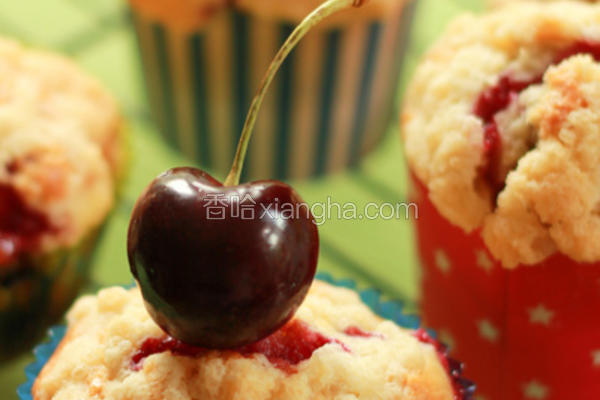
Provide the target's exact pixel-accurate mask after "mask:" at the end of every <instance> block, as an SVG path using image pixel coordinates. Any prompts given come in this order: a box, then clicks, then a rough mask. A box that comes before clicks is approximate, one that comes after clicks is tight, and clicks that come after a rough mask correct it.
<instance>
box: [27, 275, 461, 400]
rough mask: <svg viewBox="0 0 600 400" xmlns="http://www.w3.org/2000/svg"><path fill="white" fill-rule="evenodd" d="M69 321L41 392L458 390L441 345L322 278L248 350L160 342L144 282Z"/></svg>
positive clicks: (415, 393)
mask: <svg viewBox="0 0 600 400" xmlns="http://www.w3.org/2000/svg"><path fill="white" fill-rule="evenodd" d="M67 320H68V331H67V334H66V336H65V338H64V339H63V341H62V343H61V344H60V346H59V348H58V349H57V350H56V352H55V353H54V355H53V356H52V358H51V359H50V361H49V362H48V363H47V364H46V366H45V367H44V369H43V371H42V372H41V374H40V376H39V377H38V379H37V380H36V382H35V385H34V389H33V393H34V399H35V400H47V399H65V400H67V399H77V400H85V399H97V398H106V399H112V400H122V399H139V400H154V399H156V400H159V399H160V400H164V399H181V400H185V399H203V400H229V399H232V400H233V399H239V400H242V399H243V400H254V399H256V400H258V399H260V400H268V399H277V400H286V399H294V400H301V399H311V400H319V399H323V400H324V399H328V400H331V399H340V400H341V399H398V400H399V399H411V400H412V399H422V400H453V399H455V395H454V390H453V387H452V383H451V382H450V379H449V376H448V373H447V372H446V369H445V366H444V365H443V364H442V362H443V361H442V358H440V357H439V354H438V352H437V351H436V348H434V346H433V345H431V344H427V343H424V342H423V341H421V340H419V339H418V338H417V335H415V333H414V332H412V331H408V330H405V329H402V328H399V327H398V326H397V325H395V324H394V323H392V322H391V321H386V320H382V319H381V318H379V317H377V316H375V315H374V314H373V313H372V312H371V311H370V310H369V309H368V308H367V307H366V306H365V305H364V304H363V303H362V302H361V301H360V299H359V297H358V295H357V294H356V293H355V292H353V291H350V290H348V289H342V288H336V287H333V286H330V285H328V284H326V283H323V282H315V283H314V284H313V287H312V288H311V290H310V292H309V294H308V296H307V298H306V300H305V302H304V303H303V305H302V306H301V307H300V308H299V310H298V312H297V313H296V315H295V317H294V319H293V320H292V321H291V322H289V323H288V325H286V326H284V328H282V329H281V330H280V331H278V332H277V333H276V334H274V335H273V336H271V337H269V338H267V339H263V341H261V342H259V344H257V345H253V346H254V347H253V348H249V347H246V350H241V349H240V350H237V351H207V350H205V351H202V350H200V349H196V350H195V351H194V350H192V349H190V348H188V347H186V346H185V345H182V344H179V345H177V346H175V347H171V350H172V351H168V350H166V348H167V347H162V348H161V343H162V344H163V345H164V344H165V343H168V341H165V339H164V338H165V336H164V335H165V334H164V333H163V332H162V330H161V329H160V328H159V327H158V326H157V325H156V324H155V323H154V322H153V320H152V319H151V318H150V316H149V315H148V313H147V312H146V310H145V308H144V304H143V300H142V297H141V294H140V292H139V290H138V289H137V288H134V289H131V290H125V289H122V288H110V289H105V290H102V291H100V292H99V294H98V295H97V296H86V297H83V298H81V299H80V300H79V301H78V302H77V303H76V304H75V305H74V306H73V308H72V309H71V311H70V312H69V313H68V316H67ZM261 343H262V344H261ZM252 349H254V350H252ZM161 350H165V351H161Z"/></svg>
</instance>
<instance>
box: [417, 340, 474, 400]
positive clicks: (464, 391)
mask: <svg viewBox="0 0 600 400" xmlns="http://www.w3.org/2000/svg"><path fill="white" fill-rule="evenodd" d="M415 337H416V338H417V339H418V340H419V341H420V342H422V343H426V344H430V345H432V346H433V347H434V348H435V350H436V351H437V354H438V357H439V359H440V362H441V363H442V366H443V367H444V368H445V369H446V371H447V372H448V375H449V376H450V380H451V382H452V387H453V389H454V399H455V400H470V399H471V398H472V397H473V394H474V393H475V385H474V384H473V382H471V381H469V380H467V379H465V378H463V377H462V371H463V365H462V364H461V363H460V362H458V361H456V360H454V359H453V358H451V357H449V356H448V349H447V347H446V346H444V345H443V344H442V343H440V342H438V341H437V340H435V339H433V338H432V337H431V336H429V334H428V333H427V332H426V331H425V330H424V329H418V330H417V331H415Z"/></svg>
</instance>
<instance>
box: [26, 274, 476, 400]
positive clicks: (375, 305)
mask: <svg viewBox="0 0 600 400" xmlns="http://www.w3.org/2000/svg"><path fill="white" fill-rule="evenodd" d="M317 279H319V280H321V281H324V282H327V283H330V284H332V285H334V286H339V287H344V288H347V289H351V290H354V291H356V292H358V294H359V295H360V298H361V300H362V301H363V303H365V304H366V305H367V306H368V307H369V308H370V309H371V310H373V312H374V313H376V314H377V315H379V316H381V317H382V318H385V319H389V320H392V321H394V322H395V323H396V324H398V325H399V326H401V327H403V328H407V329H418V328H419V326H420V322H421V321H420V319H419V317H417V316H415V315H409V314H405V313H404V312H403V309H404V307H405V305H404V303H402V302H400V301H392V300H389V301H383V300H382V298H381V292H380V291H379V290H377V289H364V290H358V289H357V284H356V282H355V281H354V280H352V279H335V278H333V277H332V276H331V275H329V274H327V273H323V272H320V273H318V274H317ZM66 331H67V328H66V327H65V326H64V325H60V326H54V327H52V328H50V329H49V331H48V336H49V341H48V342H46V343H43V344H41V345H39V346H37V347H36V348H35V349H34V350H33V354H34V355H35V361H34V362H33V363H31V364H29V365H28V366H27V367H26V368H25V375H26V377H27V382H26V383H24V384H23V385H21V386H19V388H18V389H17V394H18V395H19V399H20V400H33V394H32V393H31V389H32V388H33V384H34V382H35V380H36V379H37V377H38V375H39V373H40V372H41V371H42V368H43V367H44V365H46V362H48V360H49V359H50V357H51V356H52V354H54V351H55V350H56V349H57V348H58V346H59V344H60V341H61V340H62V339H63V337H64V336H65V333H66ZM427 332H428V334H429V335H430V336H432V337H434V338H435V334H434V333H433V332H430V331H429V330H428V331H427ZM451 375H453V378H454V379H462V378H461V377H460V371H459V372H458V376H454V373H453V372H451ZM468 384H470V382H468ZM467 398H468V397H465V399H467Z"/></svg>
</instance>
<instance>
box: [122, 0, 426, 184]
mask: <svg viewBox="0 0 600 400" xmlns="http://www.w3.org/2000/svg"><path fill="white" fill-rule="evenodd" d="M415 4H416V1H407V2H406V4H405V5H404V6H400V7H398V11H397V12H396V13H394V15H388V16H387V17H386V18H385V19H383V20H378V21H375V22H373V21H364V22H360V23H351V24H347V25H345V26H342V27H331V28H327V27H323V28H317V29H316V30H315V31H313V32H311V33H310V34H309V35H307V37H306V38H305V39H304V40H303V41H302V43H301V44H300V45H299V46H298V48H297V49H296V50H294V52H293V53H292V55H291V56H290V58H289V59H288V60H286V62H285V63H284V65H283V67H282V69H281V70H280V71H279V73H278V76H277V77H276V79H275V81H274V85H273V87H272V88H271V90H270V93H269V94H268V95H267V97H266V99H265V102H264V105H263V107H262V111H261V113H260V116H259V118H258V121H257V126H256V131H255V136H254V138H253V140H252V142H251V144H250V147H249V151H248V159H247V164H246V168H245V176H244V178H245V179H257V178H278V179H286V178H306V177H311V176H317V175H323V174H327V173H331V172H333V171H338V170H341V169H343V168H344V167H347V166H350V165H353V164H356V163H357V162H358V161H359V159H360V157H361V156H362V155H364V154H366V153H367V152H368V151H369V150H370V149H372V148H373V147H374V145H375V144H376V143H377V142H378V140H379V139H380V138H381V137H382V135H383V134H384V132H385V131H386V129H387V128H388V126H389V123H390V120H391V118H392V116H393V113H394V110H395V109H396V108H395V107H394V102H395V98H396V92H397V87H398V81H399V75H400V72H401V66H402V59H403V53H404V50H405V46H406V43H407V37H408V33H409V27H410V22H411V19H412V14H413V11H414V8H415ZM133 21H134V25H135V28H136V32H137V37H138V41H139V46H140V49H141V56H142V64H143V66H144V74H145V78H146V84H147V85H146V86H147V91H148V97H149V100H150V106H151V109H152V114H153V116H154V118H155V120H156V122H157V123H158V126H159V128H160V131H161V132H162V134H163V136H164V138H165V139H166V141H167V143H168V144H169V145H170V146H171V147H173V148H175V149H177V150H179V151H181V152H182V153H183V154H184V155H186V156H187V157H188V158H189V159H190V160H193V161H195V162H197V163H198V164H200V165H201V166H203V167H205V168H207V169H209V170H211V171H212V172H213V173H215V174H217V175H219V174H221V175H225V174H226V172H227V170H228V169H229V167H230V162H231V160H232V158H233V154H234V152H235V147H236V145H237V141H238V138H239V135H240V133H241V131H242V126H243V123H244V120H245V116H246V112H247V110H248V108H249V106H250V102H251V100H252V96H253V95H254V93H255V91H256V89H257V87H258V84H259V83H260V81H261V79H262V76H263V74H264V73H265V72H266V70H267V67H268V65H269V63H270V62H271V60H272V59H273V57H274V55H275V53H276V52H277V50H278V48H279V46H280V45H281V44H282V43H283V41H284V40H285V39H286V38H287V36H288V35H289V34H290V33H291V32H292V30H293V28H294V26H293V25H290V24H289V23H282V22H278V21H274V20H269V19H263V18H260V17H258V16H253V15H250V14H244V13H241V12H238V11H233V10H231V11H223V12H221V13H218V14H217V15H215V16H214V17H213V18H212V19H211V21H209V23H208V24H207V25H206V26H204V27H203V29H202V30H201V31H196V32H192V33H190V32H182V31H181V30H179V31H178V30H176V29H170V28H169V26H167V25H164V24H162V23H160V22H157V21H154V20H151V19H148V18H146V17H145V16H144V15H142V13H139V12H137V11H136V10H135V9H134V10H133Z"/></svg>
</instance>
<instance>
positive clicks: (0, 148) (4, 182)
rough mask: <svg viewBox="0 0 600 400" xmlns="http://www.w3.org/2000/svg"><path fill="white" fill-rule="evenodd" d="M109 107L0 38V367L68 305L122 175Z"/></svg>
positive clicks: (118, 137) (116, 122) (119, 141)
mask: <svg viewBox="0 0 600 400" xmlns="http://www.w3.org/2000/svg"><path fill="white" fill-rule="evenodd" d="M121 128H122V127H121V119H120V117H119V113H118V111H117V107H116V104H115V102H114V100H113V99H112V98H111V97H110V96H109V95H108V94H107V93H106V92H105V91H104V90H103V89H102V88H101V87H100V85H99V84H98V83H97V82H95V81H94V80H92V79H91V78H89V77H87V76H86V75H84V74H83V73H82V72H81V71H80V70H79V69H78V68H77V67H75V66H74V65H73V64H72V63H71V62H69V61H67V60H65V59H63V58H61V57H59V56H56V55H53V54H49V53H45V52H42V51H38V50H31V49H26V48H24V47H22V46H21V45H20V44H17V43H16V42H13V41H10V40H6V39H1V38H0V339H1V340H0V360H3V359H7V358H10V357H11V356H14V355H16V354H18V353H19V352H21V351H23V350H26V349H28V348H29V347H30V346H31V345H33V344H34V343H35V342H36V341H37V340H39V338H40V336H41V335H43V333H44V332H45V329H46V328H47V327H48V325H49V324H51V323H52V322H54V321H56V320H57V319H58V318H59V317H60V316H61V315H62V314H63V312H64V311H65V310H66V308H67V307H68V306H69V305H70V303H71V301H72V300H73V299H74V297H75V295H76V294H77V291H78V289H79V288H80V287H81V285H82V283H83V282H84V278H85V276H86V274H87V267H88V264H89V260H90V257H91V253H92V250H93V248H94V243H95V241H96V239H97V237H98V233H99V230H100V228H101V226H102V223H103V222H104V220H105V219H106V217H107V215H108V213H109V211H110V209H111V208H112V206H113V203H114V201H115V185H116V181H117V180H118V179H119V177H120V176H121V174H122V172H123V163H124V156H125V154H124V145H123V134H122V129H121Z"/></svg>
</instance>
